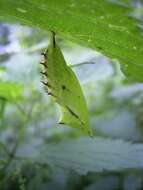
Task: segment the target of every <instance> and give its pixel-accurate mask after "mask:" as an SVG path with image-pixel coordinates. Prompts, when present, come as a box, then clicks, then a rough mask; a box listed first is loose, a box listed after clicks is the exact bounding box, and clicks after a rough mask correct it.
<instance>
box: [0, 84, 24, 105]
mask: <svg viewBox="0 0 143 190" xmlns="http://www.w3.org/2000/svg"><path fill="white" fill-rule="evenodd" d="M0 98H3V99H5V100H8V101H10V102H13V101H15V100H17V99H21V98H22V86H21V85H18V84H16V83H12V82H0Z"/></svg>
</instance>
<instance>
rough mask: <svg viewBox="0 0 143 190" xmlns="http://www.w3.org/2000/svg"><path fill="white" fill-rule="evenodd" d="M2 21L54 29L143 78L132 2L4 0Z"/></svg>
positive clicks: (133, 76) (134, 77)
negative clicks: (130, 5)
mask: <svg viewBox="0 0 143 190" xmlns="http://www.w3.org/2000/svg"><path fill="white" fill-rule="evenodd" d="M0 7H1V9H0V20H2V21H13V22H16V21H18V22H20V23H22V24H26V25H29V26H32V27H37V28H41V29H44V30H47V31H49V30H54V31H55V32H56V33H59V34H61V35H62V36H63V37H66V38H67V39H69V40H72V41H75V42H77V43H80V44H82V45H85V46H88V47H91V48H95V49H97V50H98V51H100V52H102V53H103V54H105V55H107V56H108V57H110V58H112V59H116V60H118V61H119V62H120V63H122V70H123V71H124V73H125V74H126V75H127V76H128V77H129V78H130V79H132V80H135V81H143V77H142V74H143V72H142V70H143V64H142V62H143V61H142V60H143V38H142V34H141V30H140V29H139V27H138V26H137V25H138V24H139V23H137V21H136V20H135V19H134V18H132V17H131V16H129V14H130V15H131V12H132V11H133V10H132V9H131V8H130V7H129V5H128V6H127V4H123V2H122V3H120V2H119V1H118V4H117V3H115V2H113V1H107V0H102V1H100V3H99V1H97V0H92V1H91V0H78V1H74V0H68V1H65V0H60V1H58V0H53V1H46V0H41V1H40V3H39V1H38V0H29V1H26V0H23V1H13V0H1V1H0Z"/></svg>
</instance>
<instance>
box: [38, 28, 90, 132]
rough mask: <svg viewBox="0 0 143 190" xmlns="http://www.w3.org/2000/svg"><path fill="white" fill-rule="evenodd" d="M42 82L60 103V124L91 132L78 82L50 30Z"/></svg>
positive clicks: (43, 63)
mask: <svg viewBox="0 0 143 190" xmlns="http://www.w3.org/2000/svg"><path fill="white" fill-rule="evenodd" d="M42 55H43V58H44V59H43V61H42V62H41V64H42V65H43V70H42V72H41V73H42V75H43V84H44V85H45V88H46V90H47V91H48V94H49V95H51V96H53V97H54V100H55V101H56V102H57V103H58V104H59V105H60V108H61V117H60V120H59V123H60V124H66V125H68V126H70V127H73V128H76V129H79V130H81V131H82V132H83V133H84V134H89V135H91V134H92V131H91V129H90V125H89V114H88V109H87V105H86V101H85V97H84V95H83V91H82V89H81V86H80V83H79V81H78V79H77V77H76V75H75V74H74V72H73V71H72V69H71V68H70V67H69V66H68V65H67V64H66V61H65V59H64V57H63V54H62V52H61V50H60V48H59V46H58V45H57V43H56V40H55V33H54V32H52V34H51V39H50V44H49V46H48V49H47V50H46V51H45V52H44V53H42Z"/></svg>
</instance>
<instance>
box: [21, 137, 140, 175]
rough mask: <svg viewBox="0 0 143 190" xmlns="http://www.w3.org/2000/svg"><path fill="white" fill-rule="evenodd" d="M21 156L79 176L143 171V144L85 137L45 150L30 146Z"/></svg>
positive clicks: (23, 149) (51, 145) (44, 147)
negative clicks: (73, 172)
mask: <svg viewBox="0 0 143 190" xmlns="http://www.w3.org/2000/svg"><path fill="white" fill-rule="evenodd" d="M37 150H39V151H37ZM41 155H42V157H41ZM17 156H20V157H23V156H24V157H25V156H26V157H27V158H29V159H32V161H35V162H40V163H44V164H49V165H51V166H52V167H59V168H63V169H64V170H71V169H72V170H74V171H76V172H78V173H79V174H86V173H88V172H102V171H105V170H106V171H123V170H127V169H142V168H143V159H142V158H143V144H139V143H136V144H132V143H131V142H127V141H123V140H113V139H103V138H90V137H84V138H83V137H82V138H80V139H77V140H75V139H74V140H68V141H63V142H61V143H59V144H48V145H45V146H44V145H43V144H42V145H41V148H40V147H35V145H34V146H32V147H30V146H29V144H27V145H26V146H23V147H20V148H19V150H18V151H17Z"/></svg>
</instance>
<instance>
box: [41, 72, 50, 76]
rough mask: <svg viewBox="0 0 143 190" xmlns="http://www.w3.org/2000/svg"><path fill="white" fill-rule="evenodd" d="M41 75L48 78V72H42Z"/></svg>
mask: <svg viewBox="0 0 143 190" xmlns="http://www.w3.org/2000/svg"><path fill="white" fill-rule="evenodd" d="M40 73H41V74H42V75H45V76H46V77H48V74H47V72H43V71H40Z"/></svg>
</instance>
